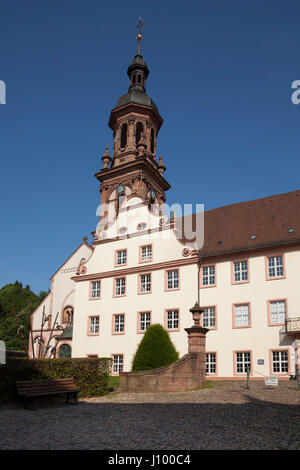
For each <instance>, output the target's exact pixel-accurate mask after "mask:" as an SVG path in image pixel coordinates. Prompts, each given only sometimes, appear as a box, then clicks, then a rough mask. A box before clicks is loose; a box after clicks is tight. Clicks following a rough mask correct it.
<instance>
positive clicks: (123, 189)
mask: <svg viewBox="0 0 300 470" xmlns="http://www.w3.org/2000/svg"><path fill="white" fill-rule="evenodd" d="M124 191H125V188H124V186H123V184H120V186H119V187H118V189H117V193H118V194H119V195H120V194H123V193H124Z"/></svg>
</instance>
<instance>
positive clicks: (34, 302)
mask: <svg viewBox="0 0 300 470" xmlns="http://www.w3.org/2000/svg"><path fill="white" fill-rule="evenodd" d="M47 294H48V293H47V292H40V294H39V295H36V294H35V293H34V292H32V291H31V290H30V287H29V286H28V285H27V286H26V287H23V285H22V283H21V282H18V281H16V282H15V283H14V284H7V285H6V286H4V287H2V288H1V289H0V340H2V341H4V342H5V345H6V349H14V350H18V351H23V350H24V349H25V348H24V342H25V346H26V348H27V347H28V336H29V330H30V314H31V313H32V312H33V311H34V310H35V309H36V307H37V306H38V305H39V304H40V303H41V301H42V300H43V299H44V298H45V297H46V295H47ZM19 313H24V315H20V316H18V317H15V315H16V314H19ZM20 325H21V326H23V329H22V331H23V336H24V342H23V340H22V337H21V336H19V335H18V334H17V332H18V328H19V326H20Z"/></svg>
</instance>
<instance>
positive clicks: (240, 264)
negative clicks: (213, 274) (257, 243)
mask: <svg viewBox="0 0 300 470" xmlns="http://www.w3.org/2000/svg"><path fill="white" fill-rule="evenodd" d="M233 276H234V282H245V281H248V261H237V262H236V263H233Z"/></svg>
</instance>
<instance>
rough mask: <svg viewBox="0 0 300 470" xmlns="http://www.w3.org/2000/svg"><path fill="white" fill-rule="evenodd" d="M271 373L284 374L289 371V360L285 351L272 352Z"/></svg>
mask: <svg viewBox="0 0 300 470" xmlns="http://www.w3.org/2000/svg"><path fill="white" fill-rule="evenodd" d="M272 355H273V372H274V373H275V374H285V373H288V371H289V359H288V352H287V351H273V352H272Z"/></svg>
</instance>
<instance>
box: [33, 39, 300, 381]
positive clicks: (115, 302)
mask: <svg viewBox="0 0 300 470" xmlns="http://www.w3.org/2000/svg"><path fill="white" fill-rule="evenodd" d="M127 74H128V77H129V90H128V93H127V94H125V95H123V96H122V97H121V98H120V99H119V100H118V102H117V104H116V107H115V108H114V109H113V110H112V111H111V115H110V119H109V123H108V125H109V127H110V128H111V129H112V132H113V151H112V155H110V153H109V150H108V147H107V148H106V151H105V153H104V155H103V157H102V166H101V169H100V170H99V171H98V172H97V173H96V175H95V176H96V178H97V179H98V181H99V183H100V195H101V201H100V202H101V205H100V217H99V224H98V227H97V230H96V231H95V232H93V241H92V243H91V244H89V243H88V242H87V239H86V238H84V239H83V242H82V243H81V245H80V246H79V247H78V249H77V250H76V251H75V252H74V253H73V254H72V255H71V256H70V257H69V258H68V259H67V260H66V261H65V262H64V263H63V264H62V266H61V267H60V268H59V269H58V270H57V272H56V273H55V274H54V275H53V276H52V278H51V291H50V293H49V294H48V296H47V297H46V298H45V299H44V301H43V302H42V304H41V305H40V306H39V307H38V308H37V309H36V310H35V312H34V313H33V314H32V317H31V332H30V338H29V343H30V348H29V354H30V357H68V356H72V357H87V356H99V357H111V358H112V374H118V373H119V372H120V371H129V370H130V369H131V362H132V358H133V355H134V353H135V351H136V348H137V345H138V343H139V342H140V340H141V338H142V336H143V334H144V332H145V331H146V329H147V328H148V326H149V325H151V324H153V323H161V324H162V325H163V326H164V327H165V328H166V329H167V330H168V331H169V333H170V336H171V339H172V341H173V342H174V344H175V347H176V349H177V350H178V352H179V355H180V356H183V355H184V354H186V352H187V341H186V332H185V331H184V329H185V328H188V327H190V325H191V314H190V312H189V309H190V308H191V307H192V306H193V304H194V303H195V301H196V300H199V302H200V305H201V307H202V308H203V309H204V312H203V315H202V317H203V318H202V322H203V326H205V327H206V328H209V330H210V331H209V332H208V334H207V337H206V341H207V346H206V348H207V354H206V358H207V359H206V372H207V375H208V376H209V377H210V378H216V379H218V378H243V377H245V374H246V372H247V369H248V367H249V368H250V373H251V375H252V376H253V377H255V378H263V377H264V376H266V375H273V376H274V375H276V376H279V377H282V378H288V377H289V375H290V374H294V373H295V371H296V369H297V367H298V366H300V289H299V287H300V285H299V279H300V217H299V216H300V190H299V191H293V192H290V193H286V194H279V195H276V196H271V197H267V198H264V199H257V200H254V201H249V202H242V203H238V204H232V205H230V206H226V207H220V208H217V209H214V210H209V211H207V212H205V213H204V214H200V216H199V217H198V215H199V214H198V215H196V214H195V215H193V216H186V217H182V218H178V219H176V218H175V217H173V216H169V215H166V212H165V211H164V206H165V203H166V193H167V191H168V189H169V188H170V184H169V182H168V181H167V180H166V179H165V170H166V167H165V165H164V162H163V161H162V158H161V157H159V156H158V155H157V139H158V135H159V130H160V128H161V126H162V123H163V119H162V117H161V116H160V114H159V110H158V108H157V106H156V104H155V103H154V102H153V100H152V99H151V98H150V96H149V95H148V94H147V93H146V80H147V78H148V75H149V70H148V67H147V65H146V63H145V61H144V58H143V56H142V54H141V36H140V35H138V50H137V54H136V55H135V57H134V58H133V60H132V62H131V64H130V66H129V67H128V71H127ZM204 202H205V201H204ZM195 227H196V237H195V238H194V239H193V238H192V237H189V236H188V234H189V232H193V229H192V228H195ZM199 240H200V242H199ZM202 242H203V243H202Z"/></svg>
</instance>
